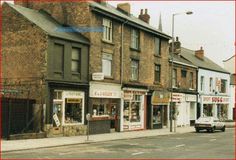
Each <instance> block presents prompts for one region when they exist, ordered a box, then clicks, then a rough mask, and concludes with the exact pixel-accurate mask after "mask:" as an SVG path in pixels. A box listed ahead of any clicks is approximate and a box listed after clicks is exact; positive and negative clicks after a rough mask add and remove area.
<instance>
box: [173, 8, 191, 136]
mask: <svg viewBox="0 0 236 160" xmlns="http://www.w3.org/2000/svg"><path fill="white" fill-rule="evenodd" d="M180 14H186V15H191V14H193V12H192V11H187V12H181V13H174V14H172V43H171V92H170V132H172V128H173V127H172V121H173V114H172V112H173V102H172V98H173V54H174V41H175V38H174V24H175V16H176V15H180ZM175 131H176V126H175Z"/></svg>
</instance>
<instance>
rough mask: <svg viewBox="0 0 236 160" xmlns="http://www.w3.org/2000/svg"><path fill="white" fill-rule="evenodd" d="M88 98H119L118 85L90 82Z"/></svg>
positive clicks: (119, 89) (119, 88)
mask: <svg viewBox="0 0 236 160" xmlns="http://www.w3.org/2000/svg"><path fill="white" fill-rule="evenodd" d="M89 97H93V98H121V87H120V85H116V84H111V83H101V82H100V83H97V82H90V92H89Z"/></svg>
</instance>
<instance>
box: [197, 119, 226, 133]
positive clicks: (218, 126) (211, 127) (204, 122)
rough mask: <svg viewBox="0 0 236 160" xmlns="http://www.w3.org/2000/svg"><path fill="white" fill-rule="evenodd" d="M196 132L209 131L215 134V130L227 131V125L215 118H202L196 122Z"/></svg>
mask: <svg viewBox="0 0 236 160" xmlns="http://www.w3.org/2000/svg"><path fill="white" fill-rule="evenodd" d="M195 130H196V132H199V131H200V130H207V131H208V132H215V130H221V131H222V132H224V131H225V124H224V123H223V122H220V121H219V119H217V118H215V117H200V118H198V119H197V120H196V123H195Z"/></svg>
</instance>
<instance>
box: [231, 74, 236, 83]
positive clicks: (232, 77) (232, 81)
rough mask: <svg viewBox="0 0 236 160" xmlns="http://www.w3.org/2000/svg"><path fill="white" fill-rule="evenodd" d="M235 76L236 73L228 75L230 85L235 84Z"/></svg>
mask: <svg viewBox="0 0 236 160" xmlns="http://www.w3.org/2000/svg"><path fill="white" fill-rule="evenodd" d="M235 77H236V74H231V75H230V84H231V85H235V84H236V82H235V80H236V79H235Z"/></svg>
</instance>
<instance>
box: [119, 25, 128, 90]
mask: <svg viewBox="0 0 236 160" xmlns="http://www.w3.org/2000/svg"><path fill="white" fill-rule="evenodd" d="M127 23H128V20H125V21H124V22H123V23H122V24H121V75H120V84H121V88H122V85H123V77H124V25H125V24H127Z"/></svg>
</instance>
